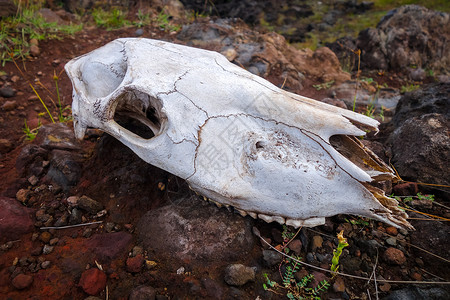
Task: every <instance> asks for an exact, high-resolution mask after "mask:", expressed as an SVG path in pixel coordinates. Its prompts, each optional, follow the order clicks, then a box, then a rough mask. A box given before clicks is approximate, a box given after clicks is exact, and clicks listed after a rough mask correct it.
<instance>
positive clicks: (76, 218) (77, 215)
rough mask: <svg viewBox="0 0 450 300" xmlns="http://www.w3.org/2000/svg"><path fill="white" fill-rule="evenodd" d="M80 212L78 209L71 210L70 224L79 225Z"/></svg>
mask: <svg viewBox="0 0 450 300" xmlns="http://www.w3.org/2000/svg"><path fill="white" fill-rule="evenodd" d="M81 217H82V214H81V211H80V210H79V209H78V208H74V209H72V213H71V214H70V216H69V223H70V224H80V223H81Z"/></svg>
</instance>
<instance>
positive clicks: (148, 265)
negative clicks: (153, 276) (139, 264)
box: [145, 260, 158, 270]
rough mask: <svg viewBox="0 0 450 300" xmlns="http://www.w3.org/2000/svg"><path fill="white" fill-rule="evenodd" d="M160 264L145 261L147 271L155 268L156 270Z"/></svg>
mask: <svg viewBox="0 0 450 300" xmlns="http://www.w3.org/2000/svg"><path fill="white" fill-rule="evenodd" d="M157 265H158V264H157V263H156V261H153V260H145V267H146V268H147V270H151V269H153V268H155V267H156V266H157Z"/></svg>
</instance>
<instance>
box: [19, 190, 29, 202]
mask: <svg viewBox="0 0 450 300" xmlns="http://www.w3.org/2000/svg"><path fill="white" fill-rule="evenodd" d="M29 196H30V191H29V190H26V189H20V190H18V191H17V193H16V199H17V200H18V201H20V202H22V203H26V202H27V200H28V197H29Z"/></svg>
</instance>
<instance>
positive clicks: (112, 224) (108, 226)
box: [105, 222, 115, 232]
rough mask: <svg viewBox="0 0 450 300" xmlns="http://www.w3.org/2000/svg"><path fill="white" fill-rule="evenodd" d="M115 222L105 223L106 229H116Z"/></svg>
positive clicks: (110, 230) (107, 230) (109, 230)
mask: <svg viewBox="0 0 450 300" xmlns="http://www.w3.org/2000/svg"><path fill="white" fill-rule="evenodd" d="M114 226H115V225H114V223H112V222H108V223H106V225H105V230H106V232H112V231H113V229H114Z"/></svg>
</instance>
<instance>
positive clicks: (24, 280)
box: [12, 274, 33, 290]
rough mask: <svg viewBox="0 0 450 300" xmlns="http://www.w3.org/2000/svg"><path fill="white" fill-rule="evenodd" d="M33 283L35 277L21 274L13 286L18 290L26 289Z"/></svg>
mask: <svg viewBox="0 0 450 300" xmlns="http://www.w3.org/2000/svg"><path fill="white" fill-rule="evenodd" d="M32 283H33V276H31V275H25V274H19V275H17V276H16V277H14V279H13V280H12V285H13V286H14V287H15V288H16V289H18V290H23V289H26V288H27V287H29V286H30V285H31V284H32Z"/></svg>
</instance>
